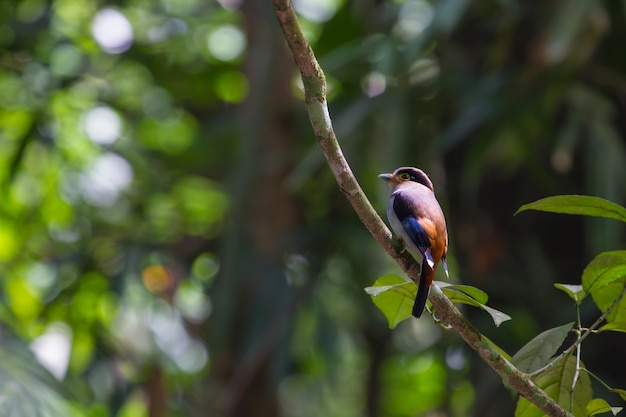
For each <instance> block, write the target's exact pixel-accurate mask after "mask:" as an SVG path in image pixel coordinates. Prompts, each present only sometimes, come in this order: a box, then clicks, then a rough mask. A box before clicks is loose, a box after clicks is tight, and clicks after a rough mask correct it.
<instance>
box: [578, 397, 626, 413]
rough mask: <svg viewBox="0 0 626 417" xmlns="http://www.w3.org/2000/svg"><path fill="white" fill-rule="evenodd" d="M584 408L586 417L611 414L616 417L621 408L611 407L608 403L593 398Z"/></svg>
mask: <svg viewBox="0 0 626 417" xmlns="http://www.w3.org/2000/svg"><path fill="white" fill-rule="evenodd" d="M586 408H587V415H588V416H595V415H597V414H603V413H612V414H613V415H617V413H619V412H620V411H622V407H611V406H610V405H609V403H607V402H606V401H605V400H603V399H602V398H594V399H593V400H591V401H589V404H587V407H586Z"/></svg>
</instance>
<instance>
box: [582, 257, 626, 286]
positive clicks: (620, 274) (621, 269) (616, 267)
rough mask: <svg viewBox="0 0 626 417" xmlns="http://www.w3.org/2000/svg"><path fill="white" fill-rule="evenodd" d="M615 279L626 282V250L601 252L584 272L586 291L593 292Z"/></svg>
mask: <svg viewBox="0 0 626 417" xmlns="http://www.w3.org/2000/svg"><path fill="white" fill-rule="evenodd" d="M615 281H620V282H622V283H624V282H626V250H618V251H612V252H604V253H601V254H600V255H598V256H596V257H595V258H594V259H593V260H592V261H591V262H589V265H587V267H586V268H585V271H584V272H583V277H582V283H583V288H584V289H585V291H586V292H591V293H592V292H593V291H594V290H597V289H598V288H601V287H603V286H606V285H608V284H610V283H612V282H615Z"/></svg>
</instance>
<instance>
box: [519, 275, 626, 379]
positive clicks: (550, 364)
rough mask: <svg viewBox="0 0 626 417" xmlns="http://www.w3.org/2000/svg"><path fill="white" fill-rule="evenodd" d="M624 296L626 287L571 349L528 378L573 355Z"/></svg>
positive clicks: (530, 374)
mask: <svg viewBox="0 0 626 417" xmlns="http://www.w3.org/2000/svg"><path fill="white" fill-rule="evenodd" d="M624 295H626V287H624V289H623V290H622V293H621V294H620V295H619V297H617V298H616V299H615V301H613V304H611V305H610V306H609V308H607V309H606V310H605V311H604V313H602V315H600V317H598V319H597V320H596V321H595V322H594V323H593V324H592V325H591V326H590V327H588V328H587V330H585V332H584V333H583V334H582V335H580V337H577V338H576V341H575V342H574V343H573V344H572V345H571V346H570V347H568V348H567V349H565V350H564V351H563V352H561V354H560V355H559V356H557V357H556V358H554V359H553V360H551V361H550V362H549V363H547V364H546V365H544V366H543V367H541V368H539V369H537V370H536V371H533V372H531V373H529V374H528V376H530V377H531V378H534V377H536V376H537V375H539V374H541V373H543V372H545V371H547V370H548V369H550V368H552V367H553V366H554V365H556V364H557V363H558V362H559V361H560V360H561V359H563V358H564V357H565V356H567V355H569V354H571V353H572V352H573V351H574V349H576V348H577V347H578V345H580V344H581V343H582V342H583V340H585V339H586V338H587V337H589V335H590V334H592V333H594V332H595V330H596V329H597V328H598V327H600V325H601V324H602V322H603V321H604V319H606V317H607V316H608V315H609V314H611V311H613V309H614V308H615V307H616V306H617V305H618V304H619V303H620V301H621V300H622V298H624Z"/></svg>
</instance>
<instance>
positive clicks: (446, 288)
mask: <svg viewBox="0 0 626 417" xmlns="http://www.w3.org/2000/svg"><path fill="white" fill-rule="evenodd" d="M436 283H437V285H438V286H439V287H440V288H441V291H443V293H444V294H445V295H446V296H447V297H448V298H449V299H450V301H452V302H453V303H462V304H467V305H471V306H474V307H478V308H480V309H482V310H484V311H485V312H487V313H488V314H489V315H490V316H491V319H492V320H493V323H494V324H495V325H496V327H498V326H500V325H501V324H502V323H504V322H505V321H507V320H511V316H509V315H508V314H506V313H503V312H502V311H499V310H496V309H495V308H492V307H489V306H487V305H486V304H485V303H486V302H487V300H488V298H489V297H488V296H487V293H485V292H484V291H482V290H479V289H478V288H475V287H472V286H470V285H452V284H449V283H447V282H442V281H437V282H436Z"/></svg>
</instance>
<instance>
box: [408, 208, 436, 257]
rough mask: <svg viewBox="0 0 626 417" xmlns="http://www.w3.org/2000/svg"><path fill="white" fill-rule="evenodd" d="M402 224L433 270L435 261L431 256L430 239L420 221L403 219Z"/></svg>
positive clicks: (410, 217)
mask: <svg viewBox="0 0 626 417" xmlns="http://www.w3.org/2000/svg"><path fill="white" fill-rule="evenodd" d="M400 224H402V227H403V228H404V231H405V232H406V233H407V235H409V237H410V238H411V240H412V241H413V243H415V245H416V246H417V248H418V249H419V251H420V252H421V253H422V255H423V256H424V258H426V261H427V262H428V265H429V266H430V267H431V268H432V267H433V266H434V265H435V261H434V260H433V257H432V255H431V254H430V238H429V237H428V235H427V234H426V232H425V231H424V228H423V227H422V226H421V225H420V223H419V221H418V220H417V219H416V218H415V217H412V216H409V217H405V218H404V219H402V220H401V221H400Z"/></svg>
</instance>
